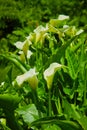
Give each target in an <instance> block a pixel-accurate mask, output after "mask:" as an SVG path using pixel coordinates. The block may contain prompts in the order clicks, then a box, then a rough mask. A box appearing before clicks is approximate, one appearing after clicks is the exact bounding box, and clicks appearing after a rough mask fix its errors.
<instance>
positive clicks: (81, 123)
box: [78, 117, 87, 130]
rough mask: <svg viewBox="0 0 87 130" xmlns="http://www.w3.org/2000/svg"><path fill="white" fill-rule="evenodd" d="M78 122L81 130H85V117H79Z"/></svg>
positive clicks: (86, 123) (86, 119)
mask: <svg viewBox="0 0 87 130" xmlns="http://www.w3.org/2000/svg"><path fill="white" fill-rule="evenodd" d="M78 122H79V124H80V125H81V126H82V128H83V130H87V117H81V118H80V119H79V120H78Z"/></svg>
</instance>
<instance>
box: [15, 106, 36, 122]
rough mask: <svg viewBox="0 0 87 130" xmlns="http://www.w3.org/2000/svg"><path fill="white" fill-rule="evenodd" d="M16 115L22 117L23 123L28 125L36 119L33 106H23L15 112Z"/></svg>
mask: <svg viewBox="0 0 87 130" xmlns="http://www.w3.org/2000/svg"><path fill="white" fill-rule="evenodd" d="M16 111H17V112H18V114H20V115H22V117H23V119H24V122H26V123H28V124H30V123H32V122H33V121H35V120H37V119H38V111H37V109H36V107H35V105H34V104H29V105H27V106H23V107H21V108H18V109H17V110H16Z"/></svg>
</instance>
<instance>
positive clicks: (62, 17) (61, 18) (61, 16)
mask: <svg viewBox="0 0 87 130" xmlns="http://www.w3.org/2000/svg"><path fill="white" fill-rule="evenodd" d="M65 19H69V16H67V15H63V14H61V15H59V17H58V20H65Z"/></svg>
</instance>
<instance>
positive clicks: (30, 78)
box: [16, 68, 38, 89]
mask: <svg viewBox="0 0 87 130" xmlns="http://www.w3.org/2000/svg"><path fill="white" fill-rule="evenodd" d="M37 74H38V73H36V72H35V68H33V69H30V70H29V71H27V72H26V73H24V74H22V75H20V76H17V78H16V82H17V84H18V85H19V86H21V85H22V84H23V83H24V82H29V84H30V87H31V88H32V89H36V88H37V86H38V78H37Z"/></svg>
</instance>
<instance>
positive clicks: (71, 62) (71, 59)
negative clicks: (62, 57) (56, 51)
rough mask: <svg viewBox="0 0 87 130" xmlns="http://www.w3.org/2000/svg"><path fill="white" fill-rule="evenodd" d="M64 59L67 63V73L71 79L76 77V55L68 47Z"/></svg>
mask: <svg viewBox="0 0 87 130" xmlns="http://www.w3.org/2000/svg"><path fill="white" fill-rule="evenodd" d="M66 59H67V63H68V69H69V74H70V76H71V78H72V79H74V80H75V79H76V78H77V75H78V61H77V59H76V55H75V54H74V53H73V52H72V50H70V48H68V49H67V50H66Z"/></svg>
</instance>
